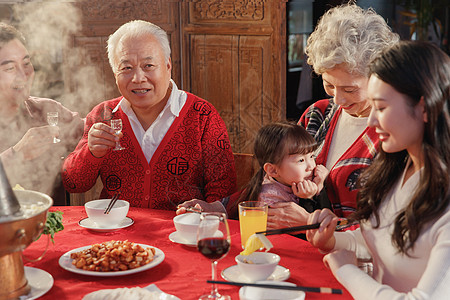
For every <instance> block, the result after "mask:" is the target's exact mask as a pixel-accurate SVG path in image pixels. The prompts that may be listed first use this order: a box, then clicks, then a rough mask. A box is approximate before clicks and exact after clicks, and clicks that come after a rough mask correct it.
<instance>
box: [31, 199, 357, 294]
mask: <svg viewBox="0 0 450 300" xmlns="http://www.w3.org/2000/svg"><path fill="white" fill-rule="evenodd" d="M55 210H60V211H62V212H64V215H63V218H64V219H63V222H64V226H65V229H64V230H63V231H61V232H58V233H57V234H56V235H55V244H54V245H53V244H51V243H50V246H49V249H48V251H47V253H46V254H45V257H44V258H43V259H42V260H41V261H38V262H33V263H30V262H28V263H25V265H26V266H30V267H35V268H39V269H42V270H45V271H47V272H49V273H50V274H51V275H52V276H53V278H54V280H55V282H54V285H53V287H52V289H51V290H50V291H49V292H47V293H46V294H45V295H43V296H42V297H41V298H40V299H52V300H55V299H81V298H82V297H83V296H84V295H85V294H87V293H89V292H92V291H95V290H99V289H110V288H118V287H134V286H140V287H145V286H147V285H149V284H152V283H154V284H156V285H157V286H158V287H159V288H160V289H161V290H162V291H164V292H166V293H169V294H172V295H175V296H177V297H179V298H180V299H183V300H184V299H198V296H200V295H202V294H206V293H209V291H210V288H211V287H210V285H209V284H208V283H206V280H208V279H210V278H211V264H210V261H209V260H208V259H206V258H205V257H204V256H203V255H201V254H200V253H199V252H197V249H196V248H195V247H188V246H185V245H181V244H177V243H173V242H171V241H170V240H169V238H168V236H169V234H171V233H172V232H174V231H175V227H174V225H173V222H172V218H173V217H174V216H175V213H174V212H172V211H160V210H151V209H140V208H130V211H129V213H128V216H129V217H131V218H132V219H133V220H134V221H135V223H134V224H133V225H132V226H130V227H128V228H124V229H121V230H119V231H115V232H108V233H99V232H95V231H91V230H88V229H85V228H82V227H80V226H79V225H78V221H80V220H81V219H83V218H85V217H86V213H85V211H84V208H83V207H81V206H67V207H52V208H51V209H50V211H55ZM229 225H230V231H231V240H232V246H231V249H230V252H229V253H228V255H227V256H226V257H225V258H223V259H222V260H220V261H219V263H218V279H219V280H223V279H222V277H221V276H220V272H221V271H222V270H223V269H225V268H227V267H230V266H232V265H235V261H234V257H235V256H236V255H237V254H238V253H239V252H240V251H241V245H240V234H239V222H238V221H234V220H230V221H229ZM126 239H127V240H129V241H130V242H136V243H142V244H147V245H151V246H155V247H157V248H159V249H161V250H162V251H163V252H164V254H165V259H164V261H163V262H162V263H161V264H160V265H158V266H156V267H154V268H152V269H149V270H146V271H143V272H139V273H135V274H130V275H125V276H118V277H95V276H85V275H80V274H75V273H72V272H68V271H66V270H64V269H62V268H61V267H60V266H59V264H58V259H59V257H60V256H61V255H63V254H64V253H66V252H67V251H69V250H73V249H76V248H79V247H83V246H88V245H91V244H94V243H101V242H105V241H109V240H126ZM46 240H47V239H46V238H45V237H41V238H40V239H39V240H38V241H36V242H34V243H32V244H31V245H30V246H29V247H28V248H27V249H26V250H25V251H24V256H25V257H26V258H29V259H32V258H36V257H38V256H39V255H40V254H41V253H42V251H43V250H44V249H45V245H46ZM270 240H271V242H272V243H273V245H274V248H273V249H272V250H271V252H273V253H276V254H278V255H280V256H281V261H280V265H281V266H284V267H286V268H288V269H290V271H291V276H290V278H289V279H287V280H286V281H288V282H292V283H295V284H297V285H302V286H316V287H332V288H341V289H343V287H342V286H341V285H340V284H339V283H338V282H337V281H336V279H334V277H333V275H332V273H331V272H330V271H329V270H328V269H327V268H326V267H325V266H324V265H323V263H322V255H321V254H320V253H319V252H318V251H317V250H316V249H314V248H312V247H311V246H310V245H309V243H307V242H305V241H303V240H301V239H298V238H295V237H292V236H289V235H274V236H270ZM218 287H219V290H220V292H223V294H228V295H230V296H231V297H232V299H239V287H235V286H228V285H218ZM343 290H344V294H343V295H329V294H317V293H307V294H306V299H307V300H309V299H342V300H343V299H351V296H350V295H349V293H348V292H347V291H346V290H345V289H343ZM130 300H131V299H130Z"/></svg>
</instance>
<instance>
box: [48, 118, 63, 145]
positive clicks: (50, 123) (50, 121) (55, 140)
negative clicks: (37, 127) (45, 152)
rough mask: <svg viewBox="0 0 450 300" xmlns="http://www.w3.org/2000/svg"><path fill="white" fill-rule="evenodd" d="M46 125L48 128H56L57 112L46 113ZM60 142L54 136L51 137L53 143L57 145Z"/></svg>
mask: <svg viewBox="0 0 450 300" xmlns="http://www.w3.org/2000/svg"><path fill="white" fill-rule="evenodd" d="M47 123H48V125H50V126H56V125H58V112H57V111H53V112H48V113H47ZM59 142H61V140H60V139H58V138H57V137H56V136H54V137H53V143H54V144H56V143H59Z"/></svg>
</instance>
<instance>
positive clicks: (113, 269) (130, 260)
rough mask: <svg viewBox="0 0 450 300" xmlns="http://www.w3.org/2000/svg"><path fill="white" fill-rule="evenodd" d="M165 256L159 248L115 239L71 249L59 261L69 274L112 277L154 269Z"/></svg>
mask: <svg viewBox="0 0 450 300" xmlns="http://www.w3.org/2000/svg"><path fill="white" fill-rule="evenodd" d="M164 257H165V255H164V252H163V251H162V250H160V249H158V248H156V247H153V246H149V245H145V244H139V243H133V242H129V241H127V240H125V241H114V240H113V241H108V242H103V243H99V244H94V245H90V246H84V247H80V248H77V249H73V250H70V251H68V252H66V253H64V254H63V255H62V256H61V257H60V258H59V261H58V262H59V265H60V266H61V267H62V268H63V269H65V270H67V271H69V272H73V273H77V274H83V275H90V276H102V277H112V276H122V275H128V274H134V273H138V272H142V271H145V270H148V269H151V268H154V267H156V266H157V265H159V264H160V263H161V262H162V261H163V260H164Z"/></svg>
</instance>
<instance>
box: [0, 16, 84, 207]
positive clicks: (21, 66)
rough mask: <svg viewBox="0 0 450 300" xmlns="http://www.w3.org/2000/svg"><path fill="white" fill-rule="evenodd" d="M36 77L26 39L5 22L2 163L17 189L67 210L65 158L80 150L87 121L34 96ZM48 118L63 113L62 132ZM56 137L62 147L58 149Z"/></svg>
mask: <svg viewBox="0 0 450 300" xmlns="http://www.w3.org/2000/svg"><path fill="white" fill-rule="evenodd" d="M34 74H35V73H34V67H33V64H32V56H31V55H30V54H29V52H28V50H27V48H26V40H25V37H24V36H23V34H22V33H21V32H19V31H18V30H17V29H16V28H15V27H13V26H11V25H9V24H6V23H2V22H0V99H1V101H2V108H1V110H0V136H1V139H2V141H1V144H0V159H1V161H2V163H3V166H4V168H5V171H6V174H7V176H8V180H9V182H10V184H11V185H12V186H15V185H17V184H18V185H20V186H21V187H22V188H25V189H29V190H35V191H39V192H42V193H45V194H48V195H50V196H51V197H52V199H53V204H54V205H66V198H65V196H66V193H65V191H64V187H63V184H62V181H61V176H60V170H61V165H62V160H61V157H62V156H65V155H67V154H69V153H70V152H71V151H72V150H73V149H74V148H75V146H76V144H77V142H78V140H79V139H80V138H81V135H82V133H83V125H84V121H83V119H82V118H81V117H80V116H79V114H78V113H77V112H72V111H70V110H69V109H68V108H66V107H64V106H63V105H62V104H61V103H59V102H58V101H55V100H53V99H48V98H40V97H35V96H30V94H31V87H32V84H33V81H34ZM47 112H58V125H57V126H50V125H49V124H48V123H47ZM55 136H57V137H58V138H59V139H60V142H59V143H53V137H55Z"/></svg>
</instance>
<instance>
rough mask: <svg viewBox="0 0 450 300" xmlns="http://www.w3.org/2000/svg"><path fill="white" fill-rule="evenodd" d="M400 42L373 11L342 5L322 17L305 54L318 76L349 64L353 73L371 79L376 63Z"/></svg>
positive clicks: (353, 5)
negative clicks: (373, 66)
mask: <svg viewBox="0 0 450 300" xmlns="http://www.w3.org/2000/svg"><path fill="white" fill-rule="evenodd" d="M398 40H399V36H398V34H396V33H393V32H392V30H391V28H390V27H389V26H388V25H387V24H386V21H385V20H384V19H383V17H381V16H380V15H378V14H377V13H376V12H375V11H374V10H373V9H371V8H370V9H367V10H364V9H362V8H361V7H359V6H357V5H355V4H350V5H341V6H337V7H334V8H331V9H330V10H328V11H327V12H326V13H325V14H324V15H323V16H322V17H321V19H320V20H319V23H318V24H317V26H316V28H315V30H314V32H313V33H312V34H311V35H310V37H309V38H308V44H307V47H306V51H305V52H306V54H307V55H308V64H310V65H311V66H312V68H313V70H314V72H316V73H317V74H323V73H325V72H326V71H327V70H330V69H332V68H334V67H335V66H336V65H339V64H345V66H346V67H347V69H348V71H349V72H351V73H358V74H361V75H364V76H369V65H370V63H371V62H372V60H373V59H374V58H375V57H377V56H378V55H379V54H380V53H381V52H382V51H383V50H384V49H387V48H389V47H391V46H393V45H394V44H396V43H397V42H398Z"/></svg>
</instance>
